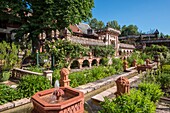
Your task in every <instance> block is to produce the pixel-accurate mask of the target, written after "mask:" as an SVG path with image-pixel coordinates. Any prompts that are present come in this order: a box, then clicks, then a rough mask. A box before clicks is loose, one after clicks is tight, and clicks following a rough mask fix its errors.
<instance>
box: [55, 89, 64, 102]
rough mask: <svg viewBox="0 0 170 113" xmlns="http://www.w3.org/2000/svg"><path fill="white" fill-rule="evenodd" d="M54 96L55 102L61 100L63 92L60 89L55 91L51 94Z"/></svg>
mask: <svg viewBox="0 0 170 113" xmlns="http://www.w3.org/2000/svg"><path fill="white" fill-rule="evenodd" d="M53 95H54V96H56V100H57V101H61V100H62V96H63V95H64V91H63V90H62V89H56V90H55V91H54V93H53Z"/></svg>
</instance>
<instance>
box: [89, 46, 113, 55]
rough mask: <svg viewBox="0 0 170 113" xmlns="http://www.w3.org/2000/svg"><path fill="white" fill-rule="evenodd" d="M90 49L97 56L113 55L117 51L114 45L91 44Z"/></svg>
mask: <svg viewBox="0 0 170 113" xmlns="http://www.w3.org/2000/svg"><path fill="white" fill-rule="evenodd" d="M90 49H91V51H92V53H93V55H94V56H96V57H108V56H113V55H114V52H115V50H114V48H113V46H91V47H90Z"/></svg>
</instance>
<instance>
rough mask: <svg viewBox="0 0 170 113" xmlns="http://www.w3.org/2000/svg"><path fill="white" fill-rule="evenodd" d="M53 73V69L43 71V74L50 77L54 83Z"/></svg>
mask: <svg viewBox="0 0 170 113" xmlns="http://www.w3.org/2000/svg"><path fill="white" fill-rule="evenodd" d="M52 74H53V71H52V70H46V71H44V72H43V75H44V76H45V77H46V78H47V79H48V80H50V82H51V84H52V78H53V77H52Z"/></svg>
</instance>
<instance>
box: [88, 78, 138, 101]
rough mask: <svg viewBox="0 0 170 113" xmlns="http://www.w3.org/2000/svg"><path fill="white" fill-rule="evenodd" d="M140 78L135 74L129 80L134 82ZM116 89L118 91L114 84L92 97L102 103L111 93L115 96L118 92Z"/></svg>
mask: <svg viewBox="0 0 170 113" xmlns="http://www.w3.org/2000/svg"><path fill="white" fill-rule="evenodd" d="M139 78H140V77H139V76H134V77H132V78H130V79H129V82H130V83H133V82H135V81H137V80H138V79H139ZM116 91H117V87H116V86H114V87H111V88H109V89H107V90H105V91H103V92H101V93H99V94H97V95H95V96H93V97H91V99H92V101H94V102H97V103H100V102H103V101H104V97H111V95H112V97H114V96H113V95H114V93H116Z"/></svg>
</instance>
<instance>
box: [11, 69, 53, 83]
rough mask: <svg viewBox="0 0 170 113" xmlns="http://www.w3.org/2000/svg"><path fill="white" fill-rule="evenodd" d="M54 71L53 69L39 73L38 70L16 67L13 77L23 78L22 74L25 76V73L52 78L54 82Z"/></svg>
mask: <svg viewBox="0 0 170 113" xmlns="http://www.w3.org/2000/svg"><path fill="white" fill-rule="evenodd" d="M52 73H53V71H51V70H46V71H44V72H43V73H37V72H33V71H29V70H23V69H19V68H14V69H13V70H12V75H11V77H14V78H21V77H22V76H25V75H37V76H45V77H46V78H47V79H49V80H50V82H51V84H52Z"/></svg>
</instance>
